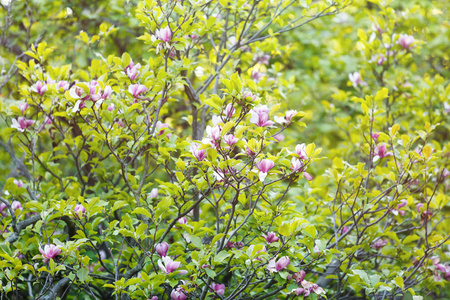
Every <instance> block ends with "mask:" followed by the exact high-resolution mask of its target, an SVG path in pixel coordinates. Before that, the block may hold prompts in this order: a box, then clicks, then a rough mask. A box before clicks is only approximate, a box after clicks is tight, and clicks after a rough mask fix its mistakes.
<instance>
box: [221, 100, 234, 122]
mask: <svg viewBox="0 0 450 300" xmlns="http://www.w3.org/2000/svg"><path fill="white" fill-rule="evenodd" d="M235 111H236V110H235V109H234V106H233V104H231V103H228V105H227V107H225V110H224V111H223V114H224V115H225V116H226V117H227V118H228V119H230V118H231V117H232V116H233V114H234V112H235Z"/></svg>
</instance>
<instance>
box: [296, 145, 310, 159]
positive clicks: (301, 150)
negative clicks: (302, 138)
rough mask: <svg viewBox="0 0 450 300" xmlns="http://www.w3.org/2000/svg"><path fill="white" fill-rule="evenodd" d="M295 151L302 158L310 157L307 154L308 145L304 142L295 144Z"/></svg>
mask: <svg viewBox="0 0 450 300" xmlns="http://www.w3.org/2000/svg"><path fill="white" fill-rule="evenodd" d="M295 153H297V155H298V157H299V158H300V159H308V155H307V154H306V145H305V144H304V143H303V144H299V145H297V146H295Z"/></svg>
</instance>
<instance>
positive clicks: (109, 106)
mask: <svg viewBox="0 0 450 300" xmlns="http://www.w3.org/2000/svg"><path fill="white" fill-rule="evenodd" d="M107 109H108V110H109V111H113V110H114V109H116V106H115V105H114V104H112V103H111V104H110V105H108V108H107Z"/></svg>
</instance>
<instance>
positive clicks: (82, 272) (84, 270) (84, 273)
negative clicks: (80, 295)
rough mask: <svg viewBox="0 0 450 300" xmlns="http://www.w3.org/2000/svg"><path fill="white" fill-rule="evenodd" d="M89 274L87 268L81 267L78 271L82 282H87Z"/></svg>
mask: <svg viewBox="0 0 450 300" xmlns="http://www.w3.org/2000/svg"><path fill="white" fill-rule="evenodd" d="M88 275H89V270H88V269H87V268H81V269H79V270H78V271H77V277H78V279H80V281H81V282H85V281H86V278H87V276H88Z"/></svg>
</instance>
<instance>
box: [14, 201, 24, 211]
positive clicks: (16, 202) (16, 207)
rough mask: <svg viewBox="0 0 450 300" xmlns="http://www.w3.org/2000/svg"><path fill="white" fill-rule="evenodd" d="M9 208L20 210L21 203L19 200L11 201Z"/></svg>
mask: <svg viewBox="0 0 450 300" xmlns="http://www.w3.org/2000/svg"><path fill="white" fill-rule="evenodd" d="M11 209H12V210H13V211H16V210H18V209H19V210H22V209H23V208H22V204H21V203H20V202H19V201H17V200H16V201H13V202H12V203H11Z"/></svg>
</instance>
